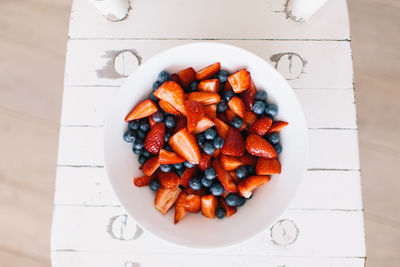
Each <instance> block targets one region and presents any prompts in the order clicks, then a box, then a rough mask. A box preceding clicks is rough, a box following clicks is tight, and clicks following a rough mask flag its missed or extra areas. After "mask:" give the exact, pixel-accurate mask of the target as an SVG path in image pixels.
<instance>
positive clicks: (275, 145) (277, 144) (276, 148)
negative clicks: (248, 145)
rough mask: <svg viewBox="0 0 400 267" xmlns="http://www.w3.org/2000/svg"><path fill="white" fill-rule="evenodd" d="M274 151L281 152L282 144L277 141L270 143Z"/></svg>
mask: <svg viewBox="0 0 400 267" xmlns="http://www.w3.org/2000/svg"><path fill="white" fill-rule="evenodd" d="M272 146H273V147H274V149H275V151H276V154H280V153H281V152H282V146H281V145H280V144H279V143H276V144H273V145H272Z"/></svg>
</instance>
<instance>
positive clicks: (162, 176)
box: [157, 171, 180, 189]
mask: <svg viewBox="0 0 400 267" xmlns="http://www.w3.org/2000/svg"><path fill="white" fill-rule="evenodd" d="M157 176H158V180H160V183H161V186H162V188H167V189H172V188H175V187H177V186H179V183H180V179H179V176H178V174H176V173H175V172H172V171H171V172H162V171H160V172H158V175H157Z"/></svg>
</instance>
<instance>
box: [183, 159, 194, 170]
mask: <svg viewBox="0 0 400 267" xmlns="http://www.w3.org/2000/svg"><path fill="white" fill-rule="evenodd" d="M183 165H185V167H186V168H193V167H194V164H192V163H190V162H189V161H187V160H186V161H185V162H184V163H183Z"/></svg>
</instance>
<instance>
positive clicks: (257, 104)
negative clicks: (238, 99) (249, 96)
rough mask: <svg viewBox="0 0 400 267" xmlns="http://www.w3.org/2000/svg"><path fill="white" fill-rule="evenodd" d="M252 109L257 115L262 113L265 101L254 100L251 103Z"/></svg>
mask: <svg viewBox="0 0 400 267" xmlns="http://www.w3.org/2000/svg"><path fill="white" fill-rule="evenodd" d="M253 111H254V113H256V114H257V115H260V114H262V113H263V112H264V111H265V103H264V102H262V101H256V102H254V105H253Z"/></svg>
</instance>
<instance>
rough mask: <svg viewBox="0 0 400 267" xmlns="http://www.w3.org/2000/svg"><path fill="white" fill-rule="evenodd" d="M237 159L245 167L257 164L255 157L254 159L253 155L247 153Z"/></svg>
mask: <svg viewBox="0 0 400 267" xmlns="http://www.w3.org/2000/svg"><path fill="white" fill-rule="evenodd" d="M239 159H240V160H241V161H242V162H243V163H244V164H245V165H253V166H254V165H256V162H257V157H254V156H253V155H250V154H249V153H247V152H244V154H243V156H241V157H239Z"/></svg>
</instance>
